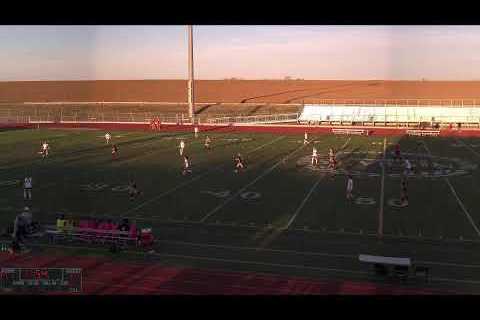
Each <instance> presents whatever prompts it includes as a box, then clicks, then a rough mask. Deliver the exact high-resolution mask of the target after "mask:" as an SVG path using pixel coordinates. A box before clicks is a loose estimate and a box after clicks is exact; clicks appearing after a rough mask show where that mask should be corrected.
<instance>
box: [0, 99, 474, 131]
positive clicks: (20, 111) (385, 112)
mask: <svg viewBox="0 0 480 320" xmlns="http://www.w3.org/2000/svg"><path fill="white" fill-rule="evenodd" d="M29 104H31V105H29ZM85 104H90V103H85ZM129 104H130V105H128V106H127V105H126V106H123V107H122V109H119V110H108V111H107V110H104V109H103V108H96V105H89V106H88V107H81V108H80V107H79V106H76V107H72V106H73V105H72V106H68V107H66V105H63V107H62V104H61V103H58V106H57V105H56V104H45V105H38V106H36V104H32V103H24V104H23V107H20V108H18V107H14V106H9V105H8V104H7V105H3V104H2V106H0V123H40V122H63V123H78V122H110V123H149V122H150V121H151V120H152V119H157V118H158V119H159V120H160V121H161V122H162V123H172V124H181V123H189V122H190V121H189V119H188V116H187V114H186V113H185V114H182V113H172V112H170V113H157V112H155V111H149V110H148V109H147V110H145V109H144V110H142V109H141V108H139V107H142V106H145V103H141V104H140V105H136V104H135V103H129ZM27 105H29V106H28V107H27ZM292 105H295V106H298V107H297V108H296V109H297V110H298V111H299V112H298V113H276V114H257V115H242V114H218V113H215V114H208V113H202V114H199V115H198V116H197V119H198V120H199V122H200V123H204V124H233V123H235V124H240V125H241V124H268V123H272V124H273V123H293V122H300V123H309V124H312V123H317V124H319V123H321V124H328V125H336V124H362V125H374V126H377V125H396V126H409V125H410V124H411V123H417V124H418V123H421V122H430V123H434V122H435V123H437V124H439V125H446V124H447V123H462V124H467V125H469V126H478V127H480V99H478V100H477V99H315V100H309V101H308V104H307V103H306V101H304V103H301V104H292ZM92 106H93V107H92ZM302 106H303V108H302ZM150 110H152V109H150ZM179 110H182V109H181V108H180V109H179Z"/></svg>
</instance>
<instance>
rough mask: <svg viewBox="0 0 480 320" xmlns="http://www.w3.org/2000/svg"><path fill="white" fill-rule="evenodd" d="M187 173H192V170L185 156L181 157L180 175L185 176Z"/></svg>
mask: <svg viewBox="0 0 480 320" xmlns="http://www.w3.org/2000/svg"><path fill="white" fill-rule="evenodd" d="M187 173H192V168H191V165H190V159H189V158H188V156H187V155H185V156H184V157H183V171H182V174H183V175H186V174H187Z"/></svg>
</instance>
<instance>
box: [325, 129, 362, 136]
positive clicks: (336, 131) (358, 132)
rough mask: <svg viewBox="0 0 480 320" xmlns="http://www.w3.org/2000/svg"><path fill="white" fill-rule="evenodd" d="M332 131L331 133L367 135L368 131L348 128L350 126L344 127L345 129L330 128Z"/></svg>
mask: <svg viewBox="0 0 480 320" xmlns="http://www.w3.org/2000/svg"><path fill="white" fill-rule="evenodd" d="M332 133H333V134H347V135H367V136H368V135H369V134H370V131H369V130H366V129H350V128H345V129H336V128H332Z"/></svg>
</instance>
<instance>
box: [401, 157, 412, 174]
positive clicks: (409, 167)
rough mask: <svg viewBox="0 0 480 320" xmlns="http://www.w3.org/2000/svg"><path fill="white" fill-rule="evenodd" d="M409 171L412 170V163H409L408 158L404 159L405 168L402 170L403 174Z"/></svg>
mask: <svg viewBox="0 0 480 320" xmlns="http://www.w3.org/2000/svg"><path fill="white" fill-rule="evenodd" d="M411 172H412V164H411V163H410V161H409V160H408V159H405V170H404V172H403V174H404V175H405V176H408V175H409V174H410V173H411Z"/></svg>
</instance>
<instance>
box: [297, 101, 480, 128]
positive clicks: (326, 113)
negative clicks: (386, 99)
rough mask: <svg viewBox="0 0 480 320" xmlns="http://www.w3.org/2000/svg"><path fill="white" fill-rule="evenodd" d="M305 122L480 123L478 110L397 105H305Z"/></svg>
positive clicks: (473, 108) (303, 112)
mask: <svg viewBox="0 0 480 320" xmlns="http://www.w3.org/2000/svg"><path fill="white" fill-rule="evenodd" d="M298 120H299V121H300V122H301V123H304V122H317V123H320V122H323V121H327V122H329V123H331V122H340V123H346V122H359V123H366V122H370V123H382V124H383V125H385V124H387V123H421V122H427V123H431V122H435V123H439V124H442V123H465V124H466V123H474V124H479V123H480V108H478V107H462V108H459V107H447V106H430V107H426V106H422V107H418V106H396V105H339V104H336V105H333V104H332V105H316V104H305V105H304V107H303V110H302V113H301V114H300V117H299V119H298Z"/></svg>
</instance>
